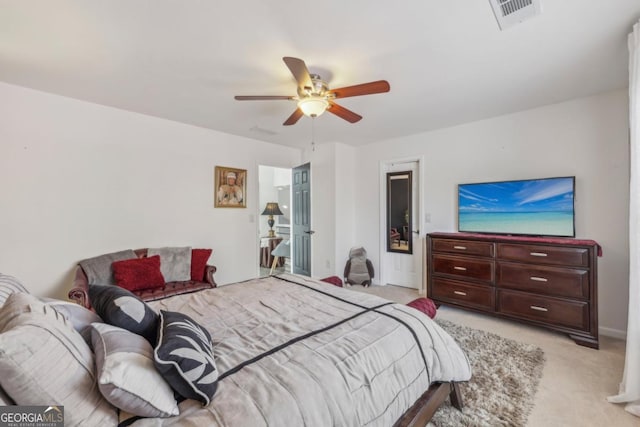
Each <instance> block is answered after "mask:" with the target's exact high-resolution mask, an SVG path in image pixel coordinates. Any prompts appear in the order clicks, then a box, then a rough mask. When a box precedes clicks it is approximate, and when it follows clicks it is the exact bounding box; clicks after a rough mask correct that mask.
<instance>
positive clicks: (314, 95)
mask: <svg viewBox="0 0 640 427" xmlns="http://www.w3.org/2000/svg"><path fill="white" fill-rule="evenodd" d="M282 60H283V61H284V63H285V64H286V65H287V67H289V70H290V71H291V74H293V77H294V78H295V79H296V82H297V83H298V95H297V96H269V95H266V96H236V97H235V99H236V100H238V101H271V100H289V101H297V102H298V108H296V111H294V112H293V114H291V116H289V118H288V119H287V120H286V121H285V122H284V123H283V125H284V126H290V125H293V124H295V123H296V122H297V121H298V120H300V118H301V117H302V116H303V115H305V116H309V117H318V116H319V115H321V114H322V113H324V112H325V111H328V112H330V113H333V114H335V115H336V116H338V117H340V118H342V119H344V120H346V121H348V122H349V123H355V122H357V121H359V120H360V119H362V116H360V115H358V114H356V113H354V112H353V111H351V110H348V109H346V108H344V107H341V106H340V105H338V104H336V103H335V102H334V99H337V98H347V97H349V96H360V95H371V94H374V93H382V92H389V89H390V87H389V82H387V81H386V80H378V81H375V82H370V83H363V84H359V85H355V86H347V87H343V88H340V89H329V86H328V85H327V83H326V82H325V81H324V80H322V78H321V77H320V76H319V75H317V74H310V73H309V70H307V66H306V64H305V63H304V61H303V60H302V59H298V58H292V57H290V56H285V57H284V58H282Z"/></svg>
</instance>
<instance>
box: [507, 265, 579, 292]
mask: <svg viewBox="0 0 640 427" xmlns="http://www.w3.org/2000/svg"><path fill="white" fill-rule="evenodd" d="M496 286H500V287H503V288H512V289H519V290H523V291H530V292H535V293H538V294H545V295H557V296H562V297H571V298H585V299H586V298H589V271H588V270H582V269H574V268H560V267H542V266H535V265H530V264H514V263H508V262H500V261H499V262H498V263H497V265H496Z"/></svg>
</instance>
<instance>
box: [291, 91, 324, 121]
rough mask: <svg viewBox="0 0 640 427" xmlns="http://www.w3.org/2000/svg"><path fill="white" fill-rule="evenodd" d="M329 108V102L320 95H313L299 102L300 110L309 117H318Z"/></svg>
mask: <svg viewBox="0 0 640 427" xmlns="http://www.w3.org/2000/svg"><path fill="white" fill-rule="evenodd" d="M327 107H329V101H327V100H326V99H325V98H324V97H322V96H318V95H311V96H309V97H307V98H303V99H301V100H300V101H298V108H300V111H302V112H303V113H304V115H305V116H308V117H318V116H320V115H322V113H324V112H325V111H326V110H327Z"/></svg>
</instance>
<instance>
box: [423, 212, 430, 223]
mask: <svg viewBox="0 0 640 427" xmlns="http://www.w3.org/2000/svg"><path fill="white" fill-rule="evenodd" d="M424 222H426V223H427V224H428V223H430V222H431V213H429V212H427V213H425V214H424Z"/></svg>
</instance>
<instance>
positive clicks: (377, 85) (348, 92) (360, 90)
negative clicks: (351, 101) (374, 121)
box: [329, 80, 391, 98]
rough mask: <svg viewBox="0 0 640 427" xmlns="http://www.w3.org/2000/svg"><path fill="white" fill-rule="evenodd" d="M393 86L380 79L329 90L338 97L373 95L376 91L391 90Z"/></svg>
mask: <svg viewBox="0 0 640 427" xmlns="http://www.w3.org/2000/svg"><path fill="white" fill-rule="evenodd" d="M389 89H391V87H390V86H389V82H388V81H386V80H378V81H375V82H370V83H362V84H359V85H355V86H347V87H342V88H340V89H332V90H330V91H329V93H330V94H333V95H334V96H335V97H336V98H347V97H349V96H360V95H372V94H374V93H383V92H389Z"/></svg>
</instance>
